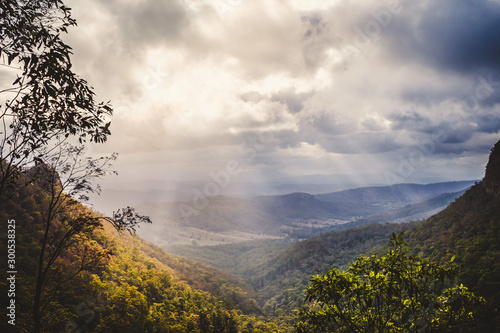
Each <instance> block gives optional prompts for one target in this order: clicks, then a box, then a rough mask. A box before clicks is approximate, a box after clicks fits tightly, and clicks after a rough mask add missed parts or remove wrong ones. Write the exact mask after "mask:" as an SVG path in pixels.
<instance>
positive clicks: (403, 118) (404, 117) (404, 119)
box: [388, 109, 431, 131]
mask: <svg viewBox="0 0 500 333" xmlns="http://www.w3.org/2000/svg"><path fill="white" fill-rule="evenodd" d="M388 119H389V120H390V121H391V122H392V126H391V127H392V129H393V130H396V131H398V130H402V129H406V130H413V131H428V130H429V127H430V124H431V120H430V119H429V118H427V117H424V116H422V115H421V114H419V113H418V112H417V111H415V110H414V109H412V110H411V111H407V112H405V113H393V114H391V115H389V116H388Z"/></svg>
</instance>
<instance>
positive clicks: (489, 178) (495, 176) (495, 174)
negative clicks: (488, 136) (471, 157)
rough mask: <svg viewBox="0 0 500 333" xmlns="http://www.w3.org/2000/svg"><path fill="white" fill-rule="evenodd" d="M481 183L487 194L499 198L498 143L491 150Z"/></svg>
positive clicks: (499, 152)
mask: <svg viewBox="0 0 500 333" xmlns="http://www.w3.org/2000/svg"><path fill="white" fill-rule="evenodd" d="M483 183H484V186H485V188H486V192H488V194H491V195H494V196H495V197H500V141H498V142H497V143H496V144H495V146H494V147H493V149H492V150H491V154H490V159H489V161H488V164H487V165H486V174H485V175H484V182H483Z"/></svg>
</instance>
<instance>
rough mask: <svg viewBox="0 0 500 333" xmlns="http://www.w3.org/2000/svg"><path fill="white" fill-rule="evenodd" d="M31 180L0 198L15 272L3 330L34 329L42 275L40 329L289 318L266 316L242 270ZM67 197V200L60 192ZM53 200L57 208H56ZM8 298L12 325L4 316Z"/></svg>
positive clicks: (263, 327) (224, 326)
mask: <svg viewBox="0 0 500 333" xmlns="http://www.w3.org/2000/svg"><path fill="white" fill-rule="evenodd" d="M26 174H29V172H27V173H26ZM41 178H44V177H41ZM27 180H28V178H26V176H21V178H20V179H18V182H19V185H20V186H19V187H13V189H16V190H12V193H9V196H10V198H11V199H10V200H9V201H7V202H2V203H0V219H1V220H2V221H5V222H6V223H4V226H5V227H4V229H3V230H2V231H3V232H5V234H4V235H3V236H4V237H0V247H1V248H2V253H3V255H4V256H3V258H8V256H7V245H9V249H10V250H9V251H10V252H9V253H10V254H11V255H10V258H14V259H12V260H11V261H9V262H7V260H2V261H1V263H0V269H1V270H2V271H3V272H7V271H11V272H10V273H9V274H10V275H9V277H10V278H11V279H12V277H13V276H14V279H15V280H12V281H15V282H14V283H13V282H12V281H11V280H7V279H6V278H3V279H2V280H1V281H0V290H1V292H2V293H1V295H2V296H1V297H0V300H1V304H2V307H3V308H4V319H3V320H1V321H0V331H2V332H31V331H33V326H34V324H33V322H34V321H33V316H32V313H33V311H32V309H33V302H34V301H33V300H34V299H35V294H36V290H37V288H36V286H37V276H45V280H44V283H43V289H42V291H43V292H42V293H41V298H40V304H41V307H40V308H41V309H42V312H41V319H42V323H43V327H42V330H41V331H42V332H69V331H71V332H76V331H78V332H82V333H83V332H96V333H99V332H103V333H104V332H105V333H113V332H117V333H118V332H131V333H135V332H137V333H140V332H232V333H236V332H241V331H244V330H245V329H246V327H254V328H255V329H256V330H260V331H262V332H272V331H275V330H278V329H283V330H286V327H287V326H286V325H282V324H279V323H273V322H271V321H269V320H268V319H266V318H262V317H260V314H261V312H262V309H261V308H260V306H259V304H258V302H257V300H258V295H257V294H256V293H255V292H254V291H253V289H252V288H251V287H250V286H249V285H248V284H247V283H245V282H244V281H243V280H242V279H240V278H235V277H234V276H231V275H230V274H228V273H225V272H222V271H220V270H217V269H215V268H213V267H209V266H207V265H204V264H201V263H199V262H194V261H192V260H189V259H185V258H181V257H178V256H174V255H172V254H168V253H166V252H165V251H164V250H162V249H161V248H159V247H158V246H155V245H153V244H151V243H148V242H146V241H144V240H143V239H141V238H140V237H138V236H137V235H135V234H134V233H128V232H126V231H124V232H121V233H119V232H117V231H116V229H115V228H114V227H112V226H111V225H110V224H106V223H105V222H104V220H102V219H103V218H104V216H102V215H101V214H99V213H97V212H93V211H91V210H89V209H88V208H87V207H85V206H84V205H82V204H80V203H78V202H76V201H75V200H73V199H71V198H69V197H66V196H65V195H64V194H62V196H58V195H57V194H55V195H53V194H54V193H57V188H58V186H60V185H58V184H57V183H56V184H55V185H53V186H55V187H52V189H55V191H52V190H51V189H48V188H47V187H46V185H47V184H46V183H44V182H42V180H40V179H38V180H30V181H27ZM44 180H45V179H44ZM59 184H60V182H59ZM9 191H10V189H9ZM61 198H66V199H65V201H58V200H60V199H61ZM55 202H56V203H58V204H57V207H58V208H57V210H51V207H52V208H54V207H56V206H54V203H55ZM66 204H69V206H66ZM65 207H68V208H69V209H66V208H65ZM59 208H64V209H59ZM49 212H52V213H51V214H53V215H52V216H53V218H51V217H50V215H49ZM55 212H57V213H55ZM48 221H50V223H48ZM97 221H102V222H103V223H104V224H103V225H102V226H99V224H96V222H97ZM7 224H9V225H11V226H14V228H10V227H9V230H15V233H13V232H11V231H9V232H8V235H15V239H14V240H15V243H14V242H12V239H13V238H12V237H13V236H7ZM61 242H62V243H61ZM7 243H8V244H7ZM42 244H46V246H45V247H44V252H42ZM60 244H63V245H62V246H59V245H60ZM14 246H15V247H14ZM40 256H41V258H43V259H42V262H43V266H42V267H43V268H42V275H40V274H39V273H38V267H39V258H40ZM7 263H8V265H9V267H7ZM14 268H15V269H16V271H14V272H12V271H13V270H14ZM7 295H9V296H8V297H7ZM13 301H14V302H13ZM8 306H11V309H9V310H7V311H9V314H11V315H14V317H13V318H14V319H15V323H16V325H15V326H13V325H10V324H8V323H7V320H5V318H6V317H5V311H6V310H5V309H7V307H8ZM256 316H259V317H256Z"/></svg>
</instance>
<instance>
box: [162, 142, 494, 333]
mask: <svg viewBox="0 0 500 333" xmlns="http://www.w3.org/2000/svg"><path fill="white" fill-rule="evenodd" d="M471 183H472V182H454V183H441V184H431V185H411V184H410V185H400V186H395V187H392V189H394V191H393V190H392V189H391V188H390V187H386V188H382V189H381V188H368V189H358V190H353V191H347V192H344V194H347V196H339V195H337V194H334V195H332V196H331V197H330V198H331V200H334V199H337V198H340V199H344V198H345V197H348V198H350V199H352V201H355V202H356V201H357V202H358V203H360V202H371V203H373V204H375V203H380V204H382V203H383V202H382V199H381V198H379V197H377V196H376V194H377V193H378V194H380V195H381V196H383V197H384V198H385V199H387V200H392V203H391V204H392V205H393V206H398V205H401V204H402V203H408V202H412V201H418V200H420V199H425V198H428V197H431V198H430V199H427V200H425V201H423V202H420V203H418V204H411V205H407V206H405V207H403V208H399V209H395V210H392V211H390V212H386V213H383V214H379V215H375V216H371V217H369V218H367V219H366V220H365V221H364V222H365V223H370V224H368V225H364V226H359V227H352V223H346V224H342V225H341V227H346V228H347V227H349V226H351V228H349V229H345V230H335V231H330V232H326V233H324V234H322V235H319V236H316V237H313V238H310V239H307V240H304V241H301V242H296V243H286V242H285V241H284V240H274V241H271V240H266V241H254V242H247V243H239V244H228V245H220V246H210V247H193V246H171V247H168V248H167V251H169V252H172V253H176V254H179V255H184V256H187V257H189V258H193V259H196V260H199V261H202V262H205V263H207V264H210V265H212V266H215V267H218V268H219V269H221V270H225V271H228V272H231V273H233V274H235V275H237V276H239V277H241V278H243V279H244V280H245V281H246V282H247V283H248V284H250V285H251V286H252V287H253V288H254V289H255V290H256V291H257V292H258V293H259V295H260V299H261V302H262V303H261V305H263V309H264V311H265V313H266V314H269V315H280V316H282V315H286V313H289V311H290V310H291V309H294V308H296V307H297V306H299V305H300V304H301V302H302V301H303V292H302V291H301V290H303V288H304V287H305V286H307V285H308V283H309V278H310V277H311V276H312V275H314V274H317V273H318V272H319V273H324V272H326V271H327V270H329V269H330V268H340V269H343V268H346V266H347V265H348V263H350V262H353V261H354V260H355V259H356V257H357V256H359V255H360V254H363V255H373V254H379V253H383V252H385V250H386V249H387V242H388V240H389V238H390V234H391V233H392V232H394V233H396V234H397V233H399V232H401V231H406V235H405V240H406V242H407V243H408V245H409V247H410V249H411V251H412V252H413V253H414V254H415V255H418V256H420V257H423V258H427V259H429V260H431V261H435V262H438V263H441V264H444V265H455V267H456V269H457V279H458V281H459V282H460V283H463V284H464V285H465V286H467V287H468V288H470V290H471V291H473V292H474V293H475V294H477V295H479V296H483V297H484V298H485V299H486V300H487V301H488V303H489V304H490V308H491V312H490V313H488V314H487V315H488V316H489V317H490V318H493V317H495V313H496V315H497V319H496V321H497V327H499V328H500V321H499V318H498V309H500V141H499V142H498V143H497V144H496V145H495V147H494V148H493V149H492V153H491V155H490V158H489V161H488V164H487V167H486V174H485V177H484V179H483V181H481V182H478V183H476V184H475V185H474V186H472V187H471V188H470V189H467V190H464V189H463V188H464V187H465V188H467V187H469V186H470V185H471ZM453 189H455V190H456V189H459V190H460V191H456V192H453V193H444V194H443V193H441V194H439V193H440V191H446V190H453ZM356 193H357V194H360V195H362V197H361V198H357V199H356V197H355V194H356ZM394 193H399V194H398V195H400V196H401V198H398V197H397V196H396V195H395V194H394ZM435 194H438V195H437V196H434V197H432V196H433V195H435ZM315 197H316V198H318V196H315ZM292 198H294V200H298V202H297V203H296V205H297V206H300V205H301V204H303V203H304V202H309V201H311V200H312V199H311V198H309V197H307V196H304V197H302V196H300V195H295V197H293V196H292ZM319 198H321V196H319ZM323 199H324V198H323ZM449 202H451V203H450V204H449V205H448V206H447V207H446V208H445V209H444V210H442V211H440V212H439V213H437V214H435V215H433V216H431V217H429V218H428V219H426V220H424V221H417V222H410V223H404V224H401V223H390V224H383V223H382V224H381V223H377V222H380V221H381V220H382V219H383V218H384V217H385V218H388V219H394V218H396V217H397V218H402V217H403V216H405V215H408V216H414V215H415V214H420V213H421V212H425V211H428V209H431V208H440V207H442V206H443V205H446V204H447V203H449ZM317 208H318V209H320V207H317ZM452 257H454V261H453V263H450V261H451V259H452ZM492 320H493V319H492ZM491 325H493V324H491ZM492 331H494V330H493V328H492Z"/></svg>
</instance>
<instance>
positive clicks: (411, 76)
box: [65, 0, 500, 185]
mask: <svg viewBox="0 0 500 333" xmlns="http://www.w3.org/2000/svg"><path fill="white" fill-rule="evenodd" d="M66 3H67V5H68V6H69V7H71V8H73V17H74V18H75V19H76V20H77V22H78V27H76V28H71V29H70V30H69V34H68V36H66V37H65V41H66V42H67V43H68V44H69V45H71V46H72V47H73V52H74V55H73V57H72V62H73V65H74V70H75V71H76V72H77V73H78V74H79V75H81V76H82V77H83V78H85V79H86V80H88V81H89V84H90V85H92V86H93V87H94V89H95V92H96V93H97V97H98V98H99V99H100V100H103V101H108V100H110V101H111V103H112V105H113V106H114V109H115V111H114V116H113V118H112V126H111V131H112V136H111V137H110V138H109V140H108V142H107V143H105V144H101V145H93V146H92V147H91V148H90V152H91V153H92V154H98V155H106V154H108V155H109V154H110V153H112V152H118V153H119V155H120V157H119V159H118V161H117V162H116V163H115V169H116V170H117V171H118V173H119V176H118V177H115V179H114V181H116V182H123V181H141V180H152V179H157V180H191V179H196V180H203V179H210V177H211V175H214V174H221V173H224V172H227V173H228V174H230V175H231V177H232V178H231V179H235V180H238V181H255V182H268V181H275V180H278V179H285V178H286V179H288V180H290V179H292V180H293V179H294V178H297V179H298V178H299V177H302V176H307V175H337V176H338V175H342V177H345V180H346V181H347V180H349V181H351V182H354V181H356V182H358V183H360V184H382V185H383V184H393V183H403V182H416V183H428V182H435V181H449V180H466V179H467V180H468V179H478V178H481V177H482V176H483V174H484V167H485V164H486V162H487V158H488V154H489V151H490V149H491V148H492V147H493V145H494V143H495V142H497V141H498V140H499V139H500V1H498V0H474V1H468V0H440V1H428V0H421V1H407V0H391V1H374V0H359V1H358V0H352V1H343V0H338V1H334V0H333V1H322V0H307V1H305V0H304V1H300V0H251V1H250V0H170V1H165V0H86V1H77V0H68V1H66Z"/></svg>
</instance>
